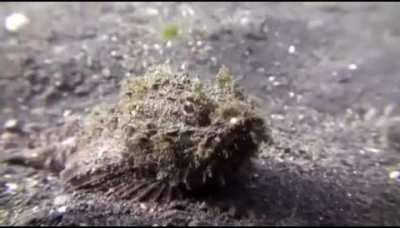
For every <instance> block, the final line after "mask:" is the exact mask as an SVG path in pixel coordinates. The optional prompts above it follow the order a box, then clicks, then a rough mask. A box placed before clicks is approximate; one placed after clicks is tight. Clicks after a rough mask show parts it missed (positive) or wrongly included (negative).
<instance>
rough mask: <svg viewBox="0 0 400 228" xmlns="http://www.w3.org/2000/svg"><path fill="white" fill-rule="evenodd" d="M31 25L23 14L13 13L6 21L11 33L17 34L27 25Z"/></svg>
mask: <svg viewBox="0 0 400 228" xmlns="http://www.w3.org/2000/svg"><path fill="white" fill-rule="evenodd" d="M27 24H29V19H28V17H26V16H25V15H24V14H22V13H13V14H11V15H10V16H8V17H7V18H6V20H5V23H4V25H5V27H6V29H7V30H8V31H10V32H17V31H18V30H20V29H21V28H22V27H24V26H25V25H27Z"/></svg>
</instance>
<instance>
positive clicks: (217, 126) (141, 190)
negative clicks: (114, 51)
mask: <svg viewBox="0 0 400 228" xmlns="http://www.w3.org/2000/svg"><path fill="white" fill-rule="evenodd" d="M216 81H217V83H215V85H213V86H205V85H203V83H201V82H200V81H199V80H196V79H193V78H191V77H189V76H188V75H187V74H175V73H173V72H171V70H170V69H169V68H168V67H167V66H159V67H155V68H154V69H151V70H150V71H149V72H148V73H147V74H145V75H144V76H143V77H136V78H133V79H128V80H126V81H125V82H123V84H122V89H121V96H120V100H119V102H118V103H117V104H115V105H111V106H104V107H100V108H98V109H97V110H94V111H93V112H92V113H91V114H90V115H89V116H87V117H86V118H85V119H84V120H83V128H82V131H81V132H80V133H79V136H78V143H77V147H76V148H75V152H74V153H72V154H71V155H70V156H68V158H67V160H66V163H65V168H64V169H63V170H62V171H61V175H60V176H61V178H62V180H63V181H64V182H65V184H66V186H67V187H68V188H70V187H71V188H72V189H75V190H83V189H86V190H90V191H101V192H105V194H106V195H108V196H110V197H116V198H122V199H138V200H147V199H152V200H156V201H169V200H171V199H173V198H181V197H184V196H186V195H188V194H189V195H190V194H195V193H202V192H204V191H205V190H209V189H211V188H213V187H218V186H223V185H225V184H226V182H227V181H228V180H229V179H231V178H234V177H235V175H236V174H237V173H238V172H239V171H240V170H241V167H243V165H245V164H249V163H250V159H251V157H253V156H255V155H256V154H257V152H258V147H259V145H260V144H261V143H263V142H267V143H270V142H271V138H270V136H269V132H268V128H267V127H266V126H265V124H264V121H263V119H262V118H260V117H259V116H257V114H256V112H255V110H254V109H255V107H254V105H253V103H252V102H250V101H249V100H247V98H246V97H245V96H244V95H243V94H242V92H241V91H240V90H239V89H238V88H237V87H236V86H235V84H234V83H233V81H232V78H231V76H230V74H229V72H228V70H227V69H226V68H222V69H221V70H220V72H219V73H218V75H217V77H216Z"/></svg>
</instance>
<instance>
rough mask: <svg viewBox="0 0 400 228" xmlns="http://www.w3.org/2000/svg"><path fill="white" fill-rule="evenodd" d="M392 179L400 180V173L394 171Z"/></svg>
mask: <svg viewBox="0 0 400 228" xmlns="http://www.w3.org/2000/svg"><path fill="white" fill-rule="evenodd" d="M389 178H390V179H395V180H400V171H392V172H390V173H389Z"/></svg>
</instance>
